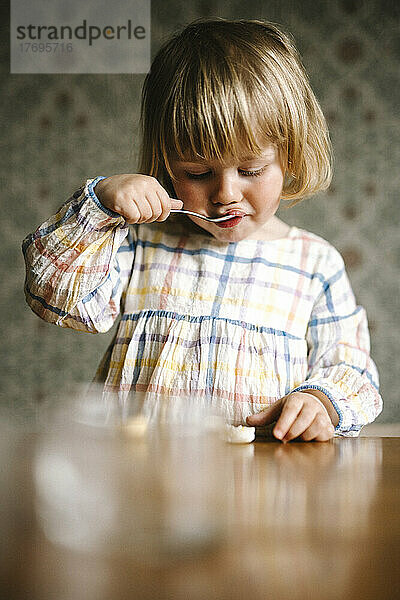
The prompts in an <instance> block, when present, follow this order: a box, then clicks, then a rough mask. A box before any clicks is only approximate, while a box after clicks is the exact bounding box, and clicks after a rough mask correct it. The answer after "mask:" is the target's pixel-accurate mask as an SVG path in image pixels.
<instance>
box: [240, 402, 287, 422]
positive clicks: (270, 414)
mask: <svg viewBox="0 0 400 600" xmlns="http://www.w3.org/2000/svg"><path fill="white" fill-rule="evenodd" d="M281 410H282V402H281V400H277V401H276V402H274V404H272V405H271V406H269V407H268V408H266V409H265V410H263V411H261V412H259V413H257V414H255V415H249V416H248V417H247V419H246V423H247V425H250V426H251V427H261V426H262V425H268V424H269V423H273V422H274V421H276V420H277V418H278V417H279V415H280V413H281Z"/></svg>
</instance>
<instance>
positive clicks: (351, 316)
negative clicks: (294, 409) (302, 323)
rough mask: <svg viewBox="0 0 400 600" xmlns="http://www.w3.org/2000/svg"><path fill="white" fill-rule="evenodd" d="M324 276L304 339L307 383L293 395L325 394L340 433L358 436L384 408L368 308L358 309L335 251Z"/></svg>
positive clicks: (332, 250)
mask: <svg viewBox="0 0 400 600" xmlns="http://www.w3.org/2000/svg"><path fill="white" fill-rule="evenodd" d="M321 270H322V269H321ZM322 272H324V273H325V274H327V276H326V277H325V278H324V280H323V281H321V288H322V289H321V292H320V294H319V296H318V298H317V300H316V302H315V304H314V307H313V311H312V314H311V318H310V321H309V323H308V328H307V335H306V339H307V345H308V372H307V379H306V381H304V382H303V384H301V385H300V386H298V387H296V388H295V389H294V390H292V391H293V392H294V391H302V390H306V389H315V390H320V391H321V392H323V393H324V394H325V395H326V396H328V398H329V399H330V400H331V402H332V404H333V406H334V408H335V410H336V412H337V413H338V416H339V422H338V424H337V426H336V429H335V433H336V435H344V436H350V437H351V436H353V437H355V436H357V435H358V434H359V432H360V430H361V428H362V427H363V426H364V425H366V424H367V423H371V422H372V421H374V419H376V417H377V416H378V415H379V413H380V412H381V410H382V398H381V396H380V395H379V380H378V372H377V369H376V366H375V364H374V362H373V361H372V359H371V357H370V354H369V353H370V340H369V332H368V323H367V317H366V313H365V310H364V309H363V308H362V307H361V306H357V304H356V301H355V298H354V294H353V291H352V289H351V286H350V283H349V280H348V277H347V274H346V270H345V267H344V263H343V259H342V257H341V256H340V254H339V253H338V252H337V251H336V250H335V249H334V248H332V247H331V250H330V252H329V256H328V264H327V265H326V266H325V268H324V270H323V271H322Z"/></svg>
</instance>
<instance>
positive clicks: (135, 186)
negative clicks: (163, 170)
mask: <svg viewBox="0 0 400 600" xmlns="http://www.w3.org/2000/svg"><path fill="white" fill-rule="evenodd" d="M94 191H95V194H96V196H97V198H98V199H99V200H100V202H101V204H102V205H103V206H105V207H106V208H108V209H110V210H112V211H114V212H116V213H118V214H120V215H122V216H123V217H124V219H125V221H126V222H127V223H130V224H133V223H152V222H153V221H165V219H166V218H167V217H168V216H169V213H170V211H171V208H182V206H183V202H182V200H175V199H174V198H170V197H169V195H168V192H167V191H166V190H165V189H164V188H163V187H162V185H161V184H160V183H159V182H158V181H157V179H156V178H155V177H150V176H149V175H140V174H130V173H128V174H125V175H112V176H111V177H107V178H106V179H102V180H101V181H99V183H97V184H96V186H95V188H94Z"/></svg>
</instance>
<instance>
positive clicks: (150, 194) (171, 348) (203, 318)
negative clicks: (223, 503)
mask: <svg viewBox="0 0 400 600" xmlns="http://www.w3.org/2000/svg"><path fill="white" fill-rule="evenodd" d="M142 129H143V143H142V150H141V165H140V173H138V174H123V175H113V176H109V177H106V178H104V177H96V178H95V179H88V180H87V181H86V183H85V184H84V185H83V186H82V187H81V188H80V189H79V190H78V191H77V192H75V193H74V194H73V196H72V197H71V198H70V199H69V200H68V201H67V202H66V203H65V204H64V205H63V206H62V208H61V209H60V210H59V212H58V213H57V214H56V215H55V216H54V217H52V218H50V219H49V220H48V221H47V222H45V223H44V224H43V225H42V226H41V227H39V228H38V229H37V231H36V232H35V233H33V234H31V235H30V236H28V237H27V238H26V240H25V241H24V245H23V250H24V254H25V258H26V265H27V277H26V286H25V290H26V298H27V302H28V304H29V305H30V307H31V308H32V310H33V311H35V313H36V314H38V315H39V316H40V317H41V318H43V319H45V320H46V321H49V322H52V323H55V324H57V325H60V326H61V327H72V328H74V329H79V330H83V331H89V332H91V333H97V332H104V331H107V330H109V329H110V327H111V326H112V324H113V323H114V321H115V319H117V317H118V316H119V315H120V314H121V315H122V316H121V319H120V323H119V327H118V331H117V333H116V335H115V337H114V340H113V342H112V344H111V346H110V348H109V349H108V351H107V353H106V355H105V357H104V358H103V361H102V363H101V365H100V367H99V371H98V374H97V379H98V380H100V381H102V382H103V383H104V389H105V390H109V391H117V392H118V394H119V396H120V399H121V402H123V401H124V399H126V397H127V395H128V394H129V392H131V391H132V392H144V393H145V394H153V395H154V394H156V395H158V396H159V397H160V398H163V397H164V398H172V397H182V396H188V395H190V396H195V397H197V398H199V401H200V399H204V398H206V399H208V400H211V402H215V404H218V405H219V406H220V407H222V408H223V409H224V410H225V411H226V415H227V418H228V420H229V421H230V422H231V423H233V424H243V425H245V424H246V423H247V424H248V425H253V426H254V425H256V426H262V425H265V424H268V423H272V422H275V421H276V424H275V427H274V430H273V432H274V435H275V436H276V437H277V438H278V439H280V440H282V441H289V440H292V439H294V438H300V439H302V440H307V441H309V440H317V441H325V440H328V439H330V438H331V437H332V436H333V435H347V436H356V435H358V433H359V431H360V429H361V427H362V426H363V425H365V424H366V423H369V422H371V421H373V420H374V419H375V418H376V416H377V415H378V414H379V413H380V411H381V408H382V401H381V398H380V396H379V393H378V375H377V372H376V368H375V365H374V363H373V362H372V360H371V359H370V357H369V336H368V326H367V320H366V315H365V312H364V310H363V308H362V307H360V306H357V305H356V303H355V299H354V295H353V293H352V290H351V287H350V284H349V281H348V278H347V276H346V272H345V269H344V265H343V260H342V258H341V256H340V255H339V253H338V252H337V251H336V250H335V249H334V248H333V247H332V246H331V245H330V244H329V243H328V242H326V241H324V240H323V239H322V238H320V237H318V236H317V235H315V234H313V233H309V232H307V231H305V230H302V229H299V228H297V227H289V226H288V225H287V224H285V223H284V222H283V221H281V220H280V219H278V218H277V217H276V216H275V213H276V211H277V209H278V207H279V204H280V201H281V199H286V200H288V199H289V200H291V201H292V203H296V202H298V201H299V200H301V199H302V198H304V197H305V196H309V195H311V194H314V193H315V192H317V191H319V190H324V189H326V188H327V187H328V185H329V183H330V179H331V168H330V144H329V136H328V132H327V128H326V124H325V120H324V117H323V115H322V112H321V109H320V107H319V104H318V102H317V100H316V98H315V97H314V95H313V92H312V90H311V89H310V86H309V83H308V79H307V76H306V74H305V72H304V69H303V67H302V65H301V62H300V59H299V56H298V54H297V52H296V50H295V48H294V47H293V45H292V43H291V41H290V39H289V38H288V37H287V36H286V35H285V34H284V33H282V32H281V31H280V30H279V29H278V28H277V27H276V26H274V25H272V24H270V23H264V22H259V21H244V20H241V21H225V20H215V21H200V22H195V23H194V24H191V25H189V26H188V27H187V28H186V29H184V30H183V31H182V32H181V33H179V34H178V35H175V36H174V37H173V38H172V39H171V40H170V41H168V42H167V43H166V44H165V45H164V46H163V47H162V48H161V50H160V51H159V52H158V54H157V55H156V57H155V59H154V62H153V64H152V67H151V71H150V73H149V74H148V75H147V77H146V80H145V84H144V89H143V97H142ZM178 199H179V200H178ZM182 206H184V208H185V209H188V210H191V211H195V212H197V213H200V214H202V215H206V216H209V217H220V216H222V215H231V218H230V219H229V220H228V221H225V222H222V223H211V222H207V221H204V220H202V219H200V218H198V217H195V216H187V215H183V214H179V215H178V214H171V209H176V208H182Z"/></svg>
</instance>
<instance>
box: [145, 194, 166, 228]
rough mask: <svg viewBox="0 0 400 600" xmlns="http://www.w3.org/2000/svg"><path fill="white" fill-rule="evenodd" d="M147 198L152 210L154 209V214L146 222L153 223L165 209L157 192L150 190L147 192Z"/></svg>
mask: <svg viewBox="0 0 400 600" xmlns="http://www.w3.org/2000/svg"><path fill="white" fill-rule="evenodd" d="M146 200H147V202H148V203H149V204H150V207H151V211H152V214H151V216H150V217H149V218H148V219H147V220H146V223H152V222H153V221H156V220H157V219H158V217H159V216H160V215H161V213H162V210H163V209H162V204H161V200H160V198H159V197H158V194H157V192H149V193H148V194H146Z"/></svg>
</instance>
